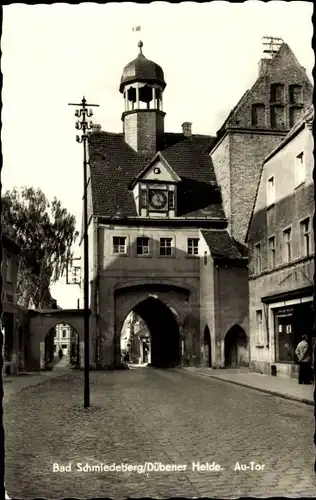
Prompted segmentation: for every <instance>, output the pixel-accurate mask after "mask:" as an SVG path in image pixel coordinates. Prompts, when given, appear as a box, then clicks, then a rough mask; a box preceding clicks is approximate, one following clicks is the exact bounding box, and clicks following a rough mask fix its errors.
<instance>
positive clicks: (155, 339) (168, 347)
mask: <svg viewBox="0 0 316 500" xmlns="http://www.w3.org/2000/svg"><path fill="white" fill-rule="evenodd" d="M132 311H133V312H134V313H135V314H136V315H137V316H139V317H140V318H141V319H142V320H143V321H144V323H145V324H146V326H147V328H148V331H149V334H150V364H151V365H152V366H154V367H156V368H172V367H175V366H178V365H179V364H180V362H181V342H180V330H179V324H178V321H177V316H176V313H175V311H174V310H173V308H170V307H169V306H168V305H166V304H165V302H164V301H162V300H161V299H160V298H158V297H157V296H155V295H149V296H148V297H147V298H145V299H144V300H142V301H140V302H139V303H138V304H137V305H136V306H135V307H134V308H133V310H132Z"/></svg>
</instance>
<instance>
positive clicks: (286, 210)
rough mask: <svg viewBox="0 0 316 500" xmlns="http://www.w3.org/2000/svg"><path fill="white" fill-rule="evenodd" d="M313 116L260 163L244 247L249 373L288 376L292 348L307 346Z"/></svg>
mask: <svg viewBox="0 0 316 500" xmlns="http://www.w3.org/2000/svg"><path fill="white" fill-rule="evenodd" d="M313 118H314V113H313V109H312V108H310V109H309V110H307V112H306V113H305V115H304V117H303V118H302V119H301V120H300V121H299V122H297V123H296V125H295V126H294V127H293V128H292V129H291V131H290V132H289V134H288V135H287V136H286V137H285V138H284V139H283V141H282V142H281V143H280V144H279V146H278V147H277V148H275V149H274V150H273V151H272V152H271V154H270V155H269V156H268V157H267V158H266V159H265V161H264V163H263V166H262V170H261V177H260V183H259V187H258V191H257V195H256V200H255V204H254V210H253V213H252V217H251V221H250V225H249V230H248V235H247V241H248V245H249V292H250V331H251V344H250V345H251V368H252V370H254V371H259V372H263V373H269V372H270V369H271V365H275V366H276V369H277V372H278V373H280V374H281V375H282V374H283V375H288V376H296V374H297V370H298V366H297V359H296V357H295V352H294V351H295V348H296V345H297V344H298V342H299V341H300V340H301V335H303V334H306V335H307V336H308V337H309V340H310V342H311V343H312V342H313V340H314V339H313V338H312V335H313V327H314V322H315V314H314V310H313V291H314V286H313V285H314V277H313V275H314V233H313V214H314V208H315V200H314V184H313V147H314V142H313V134H312V122H313Z"/></svg>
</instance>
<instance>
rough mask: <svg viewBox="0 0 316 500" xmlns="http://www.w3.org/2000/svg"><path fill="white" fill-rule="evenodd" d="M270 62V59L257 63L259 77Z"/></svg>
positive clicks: (263, 59)
mask: <svg viewBox="0 0 316 500" xmlns="http://www.w3.org/2000/svg"><path fill="white" fill-rule="evenodd" d="M270 61H271V59H265V58H262V59H260V61H259V76H261V75H262V73H264V72H265V70H266V69H267V68H268V66H269V64H270Z"/></svg>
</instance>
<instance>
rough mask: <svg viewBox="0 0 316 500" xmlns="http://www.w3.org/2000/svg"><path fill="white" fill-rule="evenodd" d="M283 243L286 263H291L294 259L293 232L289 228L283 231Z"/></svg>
mask: <svg viewBox="0 0 316 500" xmlns="http://www.w3.org/2000/svg"><path fill="white" fill-rule="evenodd" d="M283 241H284V252H283V257H284V259H283V260H284V262H290V261H291V259H292V230H291V228H290V227H289V228H288V229H286V230H285V231H283Z"/></svg>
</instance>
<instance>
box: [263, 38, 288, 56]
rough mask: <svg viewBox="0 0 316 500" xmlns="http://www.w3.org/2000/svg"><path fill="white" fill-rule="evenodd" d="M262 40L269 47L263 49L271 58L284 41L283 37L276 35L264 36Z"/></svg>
mask: <svg viewBox="0 0 316 500" xmlns="http://www.w3.org/2000/svg"><path fill="white" fill-rule="evenodd" d="M262 40H263V42H262V43H263V46H266V47H267V48H266V49H264V50H263V53H264V54H267V56H268V57H269V58H272V57H273V56H274V55H275V54H276V53H277V52H278V51H279V49H280V47H281V45H283V43H284V40H283V38H279V37H276V36H263V37H262Z"/></svg>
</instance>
